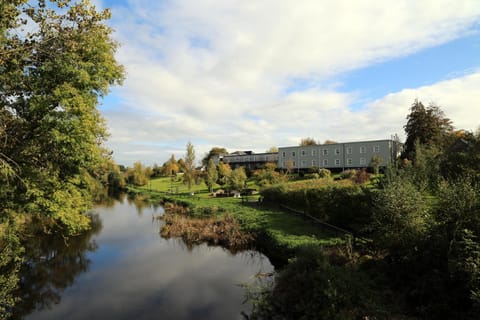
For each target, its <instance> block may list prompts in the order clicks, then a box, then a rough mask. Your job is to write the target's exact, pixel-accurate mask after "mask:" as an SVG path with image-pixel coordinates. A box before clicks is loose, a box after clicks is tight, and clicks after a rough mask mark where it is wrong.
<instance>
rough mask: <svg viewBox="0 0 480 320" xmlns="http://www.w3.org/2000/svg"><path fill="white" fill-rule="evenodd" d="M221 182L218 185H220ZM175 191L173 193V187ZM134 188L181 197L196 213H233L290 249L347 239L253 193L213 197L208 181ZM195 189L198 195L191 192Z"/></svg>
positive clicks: (166, 181)
mask: <svg viewBox="0 0 480 320" xmlns="http://www.w3.org/2000/svg"><path fill="white" fill-rule="evenodd" d="M219 187H220V186H217V188H216V189H218V188H219ZM172 188H173V191H174V193H171V192H170V190H172ZM131 190H132V191H134V192H137V193H141V194H142V195H143V196H146V197H148V198H150V200H151V201H160V200H162V199H167V200H170V201H181V202H182V203H184V204H186V205H187V206H188V207H189V208H190V210H191V212H192V214H195V215H201V214H208V215H211V214H216V215H221V214H226V213H230V214H232V215H233V216H234V217H235V218H236V219H237V220H238V221H239V222H240V223H241V225H242V228H244V229H245V230H248V231H251V232H254V233H266V234H268V235H269V236H270V237H271V238H272V239H273V240H274V241H275V242H276V243H277V244H278V245H280V246H283V247H286V248H288V249H295V248H297V247H299V246H303V245H307V244H312V245H335V244H339V243H343V239H342V238H340V237H337V236H335V235H333V234H332V233H330V232H328V231H326V230H324V229H322V228H321V227H319V226H317V225H314V224H312V223H311V222H310V221H305V220H303V218H302V217H299V216H296V215H294V214H292V213H288V212H285V211H283V210H280V209H278V208H275V207H267V206H264V205H259V204H258V203H257V202H256V199H257V198H258V196H250V197H249V199H248V200H249V202H248V203H246V202H245V201H242V199H240V198H232V197H228V198H226V197H222V198H214V197H211V196H210V194H209V193H208V191H207V188H206V186H205V184H200V185H194V186H193V187H192V190H191V191H189V190H188V189H187V187H186V186H185V185H184V184H183V182H182V181H181V180H180V179H179V180H176V181H172V180H171V179H170V178H156V179H152V180H151V181H150V182H149V183H148V184H147V185H145V186H143V187H136V188H133V187H132V188H131ZM190 192H194V196H191V195H190Z"/></svg>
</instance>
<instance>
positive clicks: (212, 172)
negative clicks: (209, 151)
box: [205, 159, 218, 192]
mask: <svg viewBox="0 0 480 320" xmlns="http://www.w3.org/2000/svg"><path fill="white" fill-rule="evenodd" d="M217 179H218V171H217V166H216V165H215V163H214V162H213V159H210V160H208V165H207V172H206V174H205V184H206V185H207V187H208V191H210V192H212V191H213V186H214V185H215V183H216V182H217Z"/></svg>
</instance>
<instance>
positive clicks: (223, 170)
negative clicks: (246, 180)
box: [217, 162, 232, 186]
mask: <svg viewBox="0 0 480 320" xmlns="http://www.w3.org/2000/svg"><path fill="white" fill-rule="evenodd" d="M231 174H232V168H230V165H229V164H228V163H223V162H220V163H219V164H218V181H217V183H218V184H219V185H221V186H225V185H227V183H228V181H229V179H230V175H231Z"/></svg>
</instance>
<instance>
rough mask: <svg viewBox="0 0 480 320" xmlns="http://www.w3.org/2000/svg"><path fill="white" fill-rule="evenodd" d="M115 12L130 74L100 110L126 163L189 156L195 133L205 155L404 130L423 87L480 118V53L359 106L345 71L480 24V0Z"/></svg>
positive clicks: (465, 118)
mask: <svg viewBox="0 0 480 320" xmlns="http://www.w3.org/2000/svg"><path fill="white" fill-rule="evenodd" d="M112 12H113V20H112V21H111V24H112V26H113V28H114V29H115V30H116V34H115V36H116V37H117V39H118V40H119V41H120V42H121V43H122V47H121V48H120V50H119V53H118V59H119V61H120V62H121V63H123V64H124V65H125V67H126V70H127V80H126V81H125V84H124V86H123V87H122V88H118V89H116V90H114V95H115V96H116V97H118V99H115V101H116V103H115V106H114V107H111V106H108V108H105V109H104V110H103V114H104V116H105V117H106V118H107V121H108V125H109V128H110V132H111V134H112V136H111V138H110V142H109V146H110V147H111V148H112V149H113V150H114V151H115V154H114V156H115V157H116V159H117V161H118V162H119V163H124V164H127V165H129V164H131V163H132V162H133V161H135V160H142V161H144V162H145V163H148V164H152V163H154V162H157V163H160V164H161V163H163V162H164V161H166V160H167V159H168V157H169V155H170V154H172V153H174V154H175V155H176V156H177V157H181V156H182V155H183V154H184V149H185V145H186V143H187V141H192V143H193V144H194V145H195V147H196V149H197V154H198V155H199V156H201V155H203V153H205V152H207V151H208V150H209V149H210V148H211V147H212V146H223V147H226V148H227V149H228V150H229V151H235V150H237V149H248V150H254V151H257V152H262V151H265V150H266V149H268V148H269V147H271V146H284V145H291V144H297V143H298V142H299V140H300V138H301V137H305V136H312V137H315V138H316V139H319V140H321V141H323V140H325V139H333V140H337V141H346V140H362V139H382V138H388V137H389V136H390V135H391V134H393V133H398V134H400V135H401V134H402V133H403V128H402V126H403V124H404V122H405V116H406V114H407V113H408V108H409V106H410V105H411V104H412V102H413V100H414V99H415V98H418V99H420V100H422V101H424V102H425V103H428V102H430V101H434V102H436V103H438V104H439V105H441V106H442V107H444V108H443V109H444V111H445V113H446V114H447V116H448V117H450V118H451V119H452V120H453V121H454V125H456V126H457V127H461V128H466V129H474V128H475V127H476V126H478V124H477V123H475V117H472V112H473V114H475V112H477V114H478V111H475V110H474V104H475V103H476V101H480V100H479V99H478V90H475V86H476V87H477V88H478V87H479V86H478V85H479V76H480V71H479V70H480V62H478V63H479V64H478V65H477V66H476V67H477V68H479V69H476V70H474V71H472V72H471V73H470V74H468V75H464V76H459V77H457V78H454V79H450V80H445V79H437V80H436V81H434V82H432V83H431V84H430V85H428V86H425V87H421V88H405V89H403V90H401V91H400V92H392V93H390V94H389V95H387V96H385V97H383V98H381V99H377V100H375V101H373V100H374V99H371V101H366V102H364V103H363V104H362V106H361V107H360V108H353V107H352V106H353V105H358V102H359V99H360V96H361V93H359V92H356V91H347V92H345V91H344V90H342V83H340V82H339V81H338V80H337V77H338V76H339V75H341V74H345V73H348V72H354V71H355V70H357V69H359V68H368V67H369V66H372V65H375V64H378V63H381V62H383V61H388V60H391V59H395V58H399V57H403V56H406V55H411V54H415V53H416V52H419V51H421V50H423V49H426V48H431V47H435V46H439V45H441V44H444V43H446V42H449V41H451V40H454V39H457V38H459V37H464V36H467V35H471V34H472V33H475V32H478V29H479V28H478V27H479V21H480V6H478V3H477V2H476V1H450V0H436V1H395V2H378V1H354V2H352V1H334V2H319V1H316V0H312V1H302V2H301V3H298V1H287V0H282V1H261V2H260V1H234V0H225V1H213V0H195V1H193V0H190V1H189V0H178V1H153V0H142V1H128V2H126V3H125V4H123V5H115V6H113V7H112ZM412 76H415V75H412ZM393 77H394V75H392V78H393ZM390 80H391V79H385V81H390ZM422 97H425V98H422ZM362 99H363V100H365V97H362ZM475 99H476V100H475ZM367 100H368V99H367ZM106 103H108V100H107V101H106Z"/></svg>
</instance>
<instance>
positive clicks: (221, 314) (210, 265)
mask: <svg viewBox="0 0 480 320" xmlns="http://www.w3.org/2000/svg"><path fill="white" fill-rule="evenodd" d="M161 214H163V208H162V207H153V206H148V205H145V204H144V203H142V202H134V201H133V200H128V199H126V198H124V199H123V200H119V201H114V202H110V203H109V204H107V205H103V206H99V207H97V208H96V209H95V211H94V220H95V221H96V223H95V227H94V228H93V230H92V231H91V232H90V233H89V234H87V235H85V236H83V237H81V238H78V239H76V240H70V241H68V242H67V243H65V241H51V240H46V241H36V244H37V245H38V247H35V248H28V249H27V250H28V252H29V254H28V256H29V262H28V266H29V268H27V270H26V272H24V274H23V275H22V276H23V279H24V280H23V284H24V285H23V288H22V291H23V293H22V296H23V297H22V299H23V302H22V303H21V304H20V306H21V309H20V311H19V313H18V315H19V317H25V318H26V319H89V320H92V319H213V320H215V319H222V320H225V319H242V316H241V312H242V311H244V312H246V313H247V314H248V312H249V310H250V305H249V303H246V304H244V303H243V302H244V296H245V291H244V290H245V289H244V288H243V287H242V286H240V285H241V284H245V283H247V284H252V283H254V282H255V275H256V274H257V273H259V272H262V273H265V272H266V273H268V272H272V271H273V266H272V265H271V264H270V262H269V260H268V258H266V257H265V256H263V255H262V254H260V253H258V252H255V251H244V252H241V253H237V254H231V253H230V252H228V251H227V250H225V249H223V248H221V247H212V246H207V245H199V246H195V247H193V248H188V247H187V246H186V245H185V244H184V243H183V242H182V241H181V240H179V239H168V240H167V239H163V238H162V237H161V236H160V234H159V230H160V227H161V223H162V222H161V220H158V219H154V217H156V216H158V215H161ZM18 315H17V316H18Z"/></svg>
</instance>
